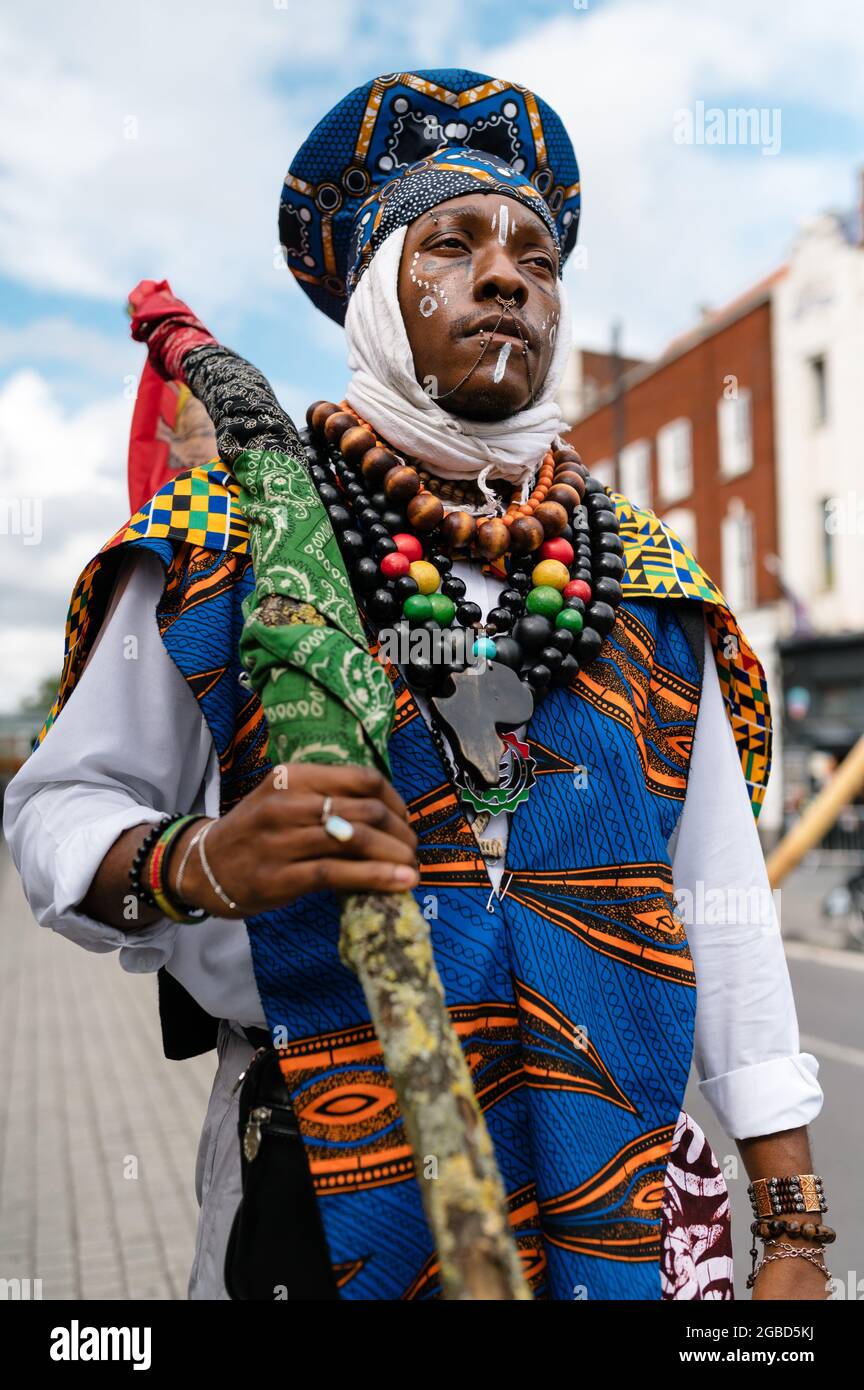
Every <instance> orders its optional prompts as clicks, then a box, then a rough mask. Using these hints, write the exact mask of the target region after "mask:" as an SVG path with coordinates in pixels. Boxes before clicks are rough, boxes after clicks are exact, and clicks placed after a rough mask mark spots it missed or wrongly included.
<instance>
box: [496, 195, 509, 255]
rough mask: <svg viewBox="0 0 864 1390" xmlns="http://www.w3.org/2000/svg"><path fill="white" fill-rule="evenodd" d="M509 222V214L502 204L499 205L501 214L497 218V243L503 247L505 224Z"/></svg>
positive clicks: (505, 236) (505, 238)
mask: <svg viewBox="0 0 864 1390" xmlns="http://www.w3.org/2000/svg"><path fill="white" fill-rule="evenodd" d="M509 220H510V213H509V212H508V210H507V208H506V207H505V206H504V204H503V203H502V204H501V212H500V216H499V218H498V241H499V242H500V244H501V245H502V246H503V245H504V243H505V242H506V240H507V224H508V222H509Z"/></svg>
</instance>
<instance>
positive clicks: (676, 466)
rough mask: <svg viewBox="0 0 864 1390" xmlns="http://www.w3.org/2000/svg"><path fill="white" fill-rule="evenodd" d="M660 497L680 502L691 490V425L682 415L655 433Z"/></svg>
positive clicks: (668, 500) (667, 500)
mask: <svg viewBox="0 0 864 1390" xmlns="http://www.w3.org/2000/svg"><path fill="white" fill-rule="evenodd" d="M657 471H658V475H659V479H658V481H659V485H660V495H661V496H662V497H663V499H664V501H666V502H680V501H682V500H683V499H684V498H685V497H687V496H689V494H690V493H691V492H692V491H693V426H692V425H691V423H690V421H689V420H687V419H685V418H684V417H683V416H682V417H681V418H680V419H679V420H671V421H670V422H669V424H668V425H664V426H663V428H662V430H658V432H657Z"/></svg>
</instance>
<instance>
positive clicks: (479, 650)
mask: <svg viewBox="0 0 864 1390" xmlns="http://www.w3.org/2000/svg"><path fill="white" fill-rule="evenodd" d="M471 650H472V652H473V654H474V656H485V657H486V660H487V661H494V660H495V657H496V656H497V655H498V648H497V647H496V646H495V643H494V642H493V641H492V638H491V637H478V638H477V641H476V642H475V643H474V646H473V647H472V648H471Z"/></svg>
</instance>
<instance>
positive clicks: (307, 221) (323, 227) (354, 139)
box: [279, 68, 580, 323]
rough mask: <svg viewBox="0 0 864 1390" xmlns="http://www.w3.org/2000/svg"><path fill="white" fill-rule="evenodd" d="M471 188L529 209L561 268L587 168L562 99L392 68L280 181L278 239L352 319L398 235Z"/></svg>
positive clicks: (469, 76)
mask: <svg viewBox="0 0 864 1390" xmlns="http://www.w3.org/2000/svg"><path fill="white" fill-rule="evenodd" d="M469 192H480V193H498V194H499V195H500V194H504V195H506V196H507V197H510V198H514V199H516V201H517V202H520V203H523V204H524V205H525V206H526V207H528V208H530V209H531V211H532V212H534V213H536V215H537V216H538V217H540V218H541V220H542V221H543V222H544V223H545V224H546V226H547V227H548V229H549V232H550V233H551V235H552V238H553V240H554V241H555V243H556V245H557V246H558V247H559V250H560V265H561V268H563V265H564V262H565V261H566V259H567V257H568V255H569V254H570V252H571V251H572V249H573V247H574V245H575V244H576V235H577V229H578V225H579V207H580V187H579V166H578V164H577V162H576V156H575V154H574V151H573V146H572V144H571V142H570V138H569V136H568V135H567V132H566V130H565V129H564V126H563V125H562V123H561V120H560V119H559V117H558V116H557V115H556V114H555V112H554V111H553V110H552V108H551V107H550V106H548V105H547V104H546V102H544V101H542V100H541V99H540V97H538V96H535V95H534V93H533V92H530V91H529V90H528V89H527V87H520V86H517V85H516V84H515V83H510V82H504V81H501V80H499V79H498V78H493V77H487V76H486V75H485V74H484V73H479V72H470V71H466V70H464V69H461V68H442V69H435V70H430V71H423V72H394V73H388V74H386V75H385V76H383V77H376V78H374V79H373V80H372V81H370V82H366V83H364V84H363V85H362V86H360V87H356V88H355V89H354V91H353V92H349V94H348V95H347V96H346V97H343V98H342V100H341V101H339V102H338V103H337V104H336V106H334V107H333V109H332V110H331V111H329V112H328V113H327V115H326V116H324V118H323V119H322V120H321V121H319V123H318V125H317V126H316V127H315V129H314V130H313V131H312V133H311V135H309V136H308V138H307V139H306V140H305V141H304V142H303V145H302V146H301V148H300V149H299V150H298V152H297V154H296V155H295V157H294V159H293V160H292V161H291V167H290V169H289V170H288V173H287V174H286V176H285V182H284V185H283V188H282V197H281V201H280V205H279V240H280V242H281V245H282V249H283V251H284V253H285V259H286V261H287V264H288V267H289V269H290V270H291V271H292V273H293V274H294V276H295V277H296V278H297V280H298V281H299V283H300V285H301V286H302V288H303V289H304V290H305V291H306V293H307V294H308V295H309V298H310V299H311V300H312V302H313V304H315V305H316V306H317V307H318V308H319V309H321V310H323V312H324V313H325V314H327V315H328V316H329V317H330V318H332V319H335V320H336V322H337V323H342V322H343V321H344V318H345V310H346V307H347V303H348V297H349V295H350V294H351V293H352V291H353V290H354V288H355V287H356V285H357V283H358V281H359V280H360V278H361V276H362V275H363V272H364V271H365V269H366V267H367V266H368V265H369V262H370V260H371V259H372V257H373V255H374V254H375V252H376V251H377V249H378V247H379V246H380V245H381V243H382V242H383V241H385V240H386V238H387V237H388V236H389V234H390V233H391V232H392V231H394V230H395V229H396V228H397V227H401V226H407V224H408V223H409V222H412V221H413V220H414V219H415V218H416V217H419V215H420V214H421V213H422V212H426V211H428V210H429V208H432V207H436V206H437V205H438V204H439V203H442V202H446V200H447V199H448V198H456V197H459V196H460V195H461V194H464V193H469Z"/></svg>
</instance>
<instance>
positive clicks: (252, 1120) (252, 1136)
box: [243, 1105, 271, 1163]
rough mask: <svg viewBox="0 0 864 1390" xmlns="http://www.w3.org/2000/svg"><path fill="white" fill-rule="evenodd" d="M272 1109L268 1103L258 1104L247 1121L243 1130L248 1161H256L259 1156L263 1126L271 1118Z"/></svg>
mask: <svg viewBox="0 0 864 1390" xmlns="http://www.w3.org/2000/svg"><path fill="white" fill-rule="evenodd" d="M270 1114H271V1112H270V1110H269V1108H268V1107H267V1106H266V1105H257V1106H256V1107H255V1109H254V1110H253V1111H251V1113H250V1115H249V1119H248V1120H247V1121H246V1128H245V1129H244V1131H243V1154H244V1156H245V1158H246V1162H247V1163H254V1162H255V1159H256V1158H257V1157H258V1150H259V1149H260V1147H261V1126H262V1124H266V1123H267V1121H268V1120H269V1119H270Z"/></svg>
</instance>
